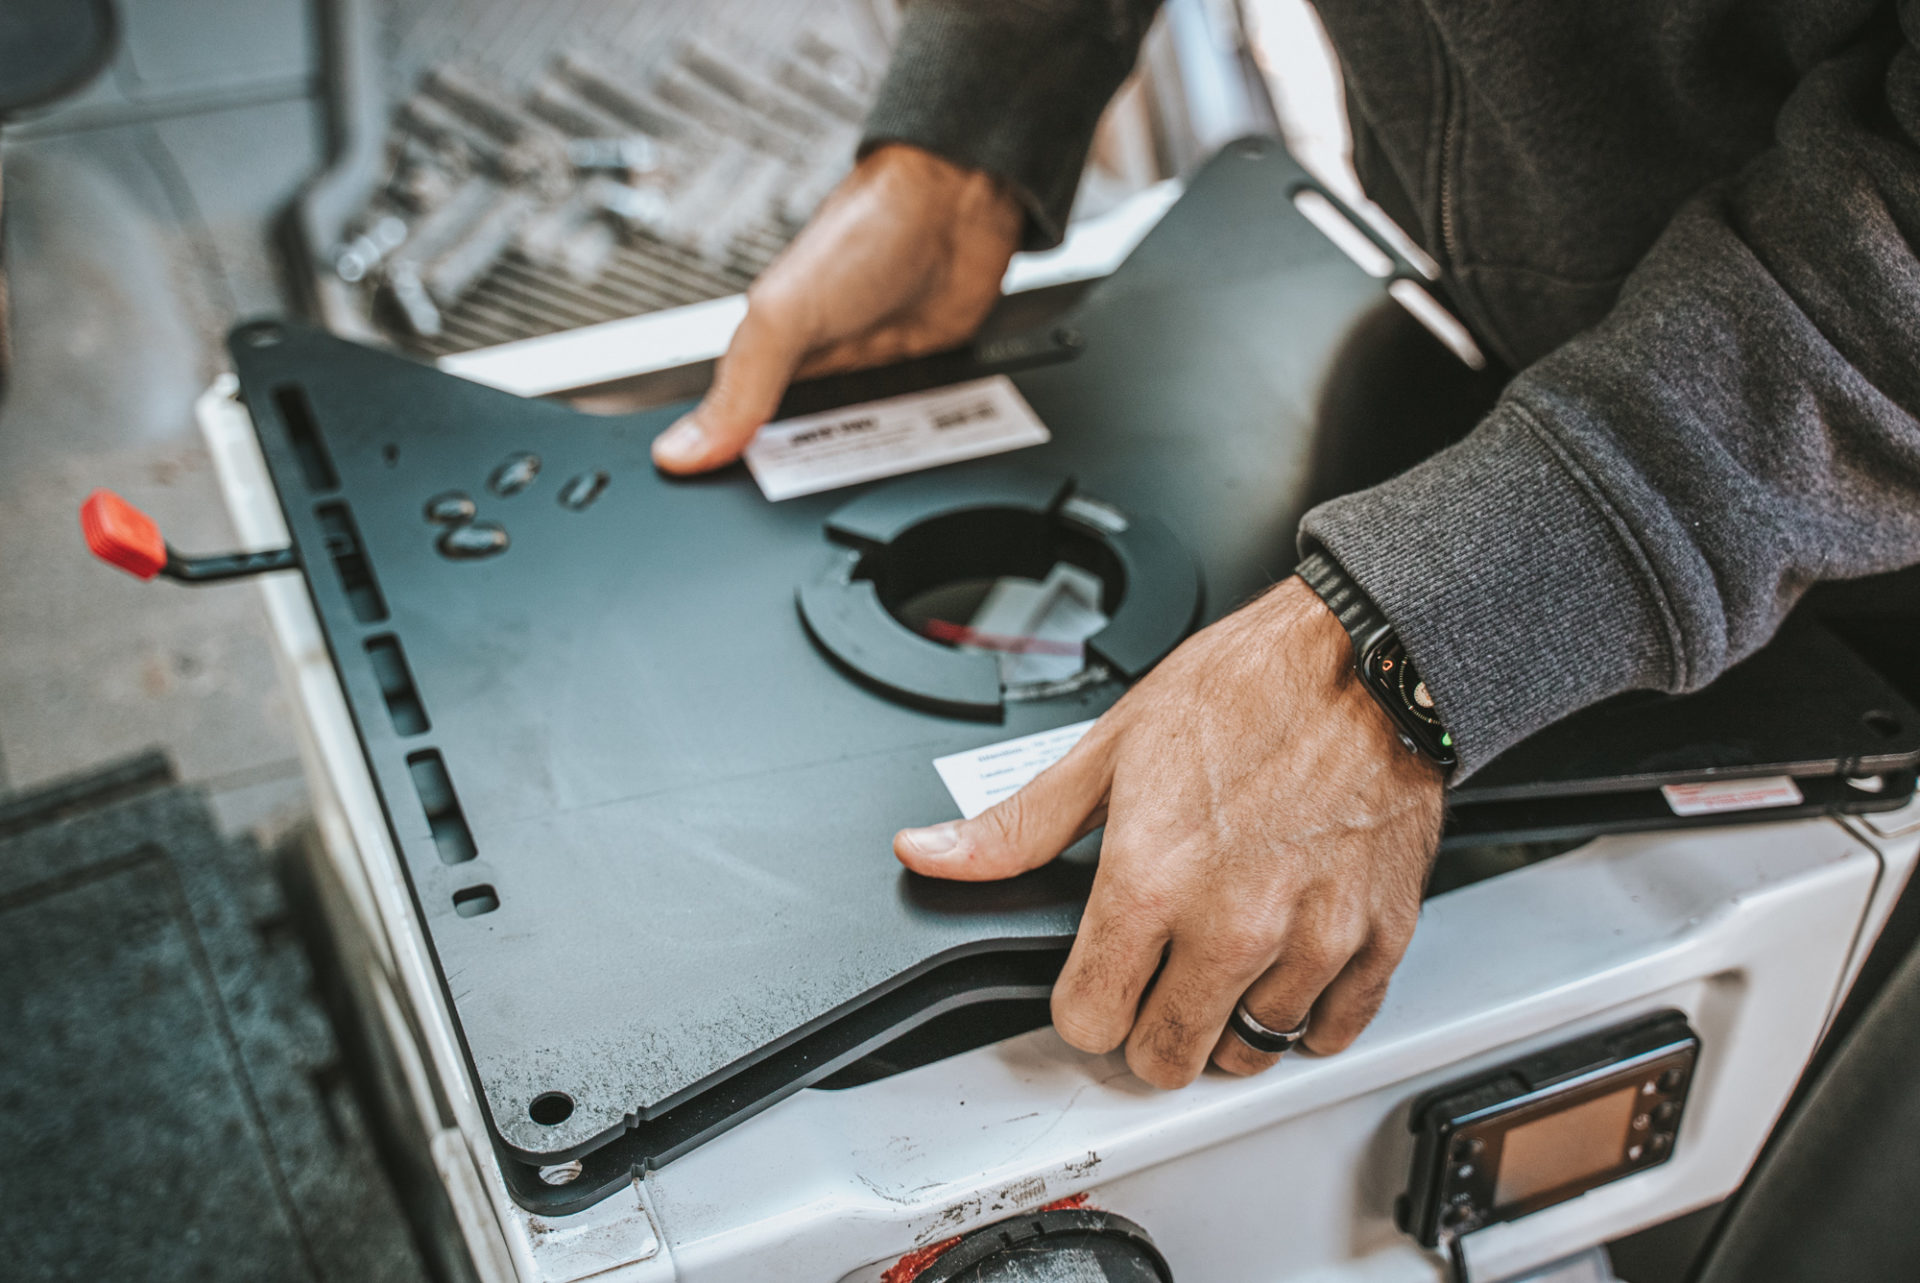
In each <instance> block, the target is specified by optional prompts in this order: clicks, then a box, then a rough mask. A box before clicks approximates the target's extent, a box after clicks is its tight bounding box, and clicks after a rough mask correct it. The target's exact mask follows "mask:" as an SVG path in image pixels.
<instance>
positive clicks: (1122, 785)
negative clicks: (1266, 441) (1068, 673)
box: [894, 579, 1444, 1087]
mask: <svg viewBox="0 0 1920 1283" xmlns="http://www.w3.org/2000/svg"><path fill="white" fill-rule="evenodd" d="M1352 653H1353V652H1352V644H1351V642H1350V641H1349V640H1348V637H1347V634H1346V631H1345V630H1344V629H1343V628H1342V627H1341V626H1340V623H1339V621H1338V620H1336V619H1335V618H1334V617H1333V615H1332V613H1331V612H1329V611H1328V610H1327V608H1326V606H1325V605H1324V604H1322V603H1321V601H1320V599H1319V598H1318V597H1317V596H1315V595H1314V593H1313V591H1312V590H1311V589H1310V588H1308V587H1307V586H1306V585H1305V584H1303V583H1302V582H1301V581H1300V580H1298V579H1289V580H1287V581H1286V582H1285V583H1283V584H1281V585H1280V586H1279V587H1277V588H1275V589H1274V590H1273V591H1272V592H1269V593H1268V594H1266V595H1265V596H1264V597H1262V598H1260V599H1259V600H1258V601H1255V602H1254V603H1252V604H1251V605H1249V606H1247V607H1245V608H1244V609H1242V610H1240V611H1237V612H1236V613H1234V614H1233V615H1230V616H1228V617H1227V618H1226V619H1223V620H1221V621H1220V622H1219V623H1217V624H1214V625H1213V626H1212V627H1210V628H1207V629H1205V630H1204V631H1202V632H1200V633H1197V634H1195V635H1194V636H1193V637H1191V638H1189V639H1188V640H1187V642H1186V643H1185V644H1184V645H1182V646H1181V647H1180V648H1179V649H1178V650H1176V651H1174V652H1173V654H1172V655H1170V656H1168V657H1167V658H1166V659H1165V660H1163V661H1162V662H1161V663H1160V665H1159V667H1157V668H1155V669H1154V670H1153V671H1152V672H1151V673H1149V674H1148V675H1147V676H1146V677H1145V678H1143V679H1141V681H1140V682H1139V683H1138V684H1137V685H1135V686H1134V688H1133V689H1132V690H1130V691H1128V692H1127V694H1126V695H1125V696H1124V697H1123V698H1122V699H1121V700H1120V702H1119V703H1117V704H1115V705H1114V706H1113V708H1112V709H1111V710H1109V711H1108V713H1107V714H1106V716H1104V717H1102V718H1101V719H1100V720H1099V722H1097V723H1096V724H1095V725H1094V726H1093V728H1092V729H1091V730H1089V731H1088V732H1087V735H1086V737H1085V738H1084V739H1082V740H1081V741H1080V743H1079V744H1078V745H1076V746H1075V747H1074V749H1073V751H1072V752H1070V753H1068V754H1067V755H1066V756H1065V757H1063V758H1062V759H1060V761H1058V762H1056V763H1055V764H1054V765H1053V766H1051V767H1049V768H1048V769H1047V770H1046V771H1045V772H1044V773H1043V774H1041V775H1040V776H1038V777H1037V778H1035V779H1034V780H1033V782H1032V783H1030V784H1028V785H1027V786H1026V787H1025V788H1024V789H1022V790H1021V791H1020V792H1018V793H1016V794H1014V795H1013V796H1012V797H1010V798H1007V799H1006V800H1005V801H1003V802H1001V803H1000V804H999V805H997V806H995V807H994V808H993V809H992V810H989V811H985V812H983V813H981V814H980V815H979V816H976V817H975V818H974V819H971V820H965V821H960V822H957V823H952V824H942V825H937V826H935V827H933V828H927V829H909V830H906V831H904V832H902V833H901V834H899V835H898V836H897V837H896V838H895V839H894V852H895V854H897V855H898V856H899V857H900V860H901V862H902V863H904V864H905V865H906V866H907V867H908V868H910V869H913V870H914V871H916V872H919V873H924V874H927V875H928V876H931V877H938V878H957V879H964V880H989V879H995V878H1005V877H1011V876H1012V875H1014V874H1016V873H1022V872H1024V871H1026V870H1028V869H1031V868H1035V867H1037V866H1039V865H1042V864H1045V863H1046V862H1047V861H1048V860H1051V859H1053V858H1054V856H1055V855H1057V854H1059V853H1060V851H1062V850H1063V849H1064V848H1066V847H1067V846H1069V845H1071V844H1072V843H1073V842H1074V841H1075V840H1076V839H1078V838H1079V837H1081V836H1082V835H1084V834H1086V833H1089V832H1091V831H1092V830H1093V829H1095V828H1098V827H1100V826H1101V825H1103V824H1104V825H1105V826H1106V835H1105V837H1104V839H1103V843H1102V846H1101V851H1100V868H1099V872H1098V873H1097V874H1096V876H1095V878H1094V883H1093V893H1092V895H1091V896H1090V897H1089V899H1088V901H1087V909H1086V914H1085V916H1084V917H1083V918H1082V920H1081V924H1080V932H1079V935H1078V937H1077V938H1076V939H1075V940H1074V943H1073V951H1072V953H1071V954H1070V955H1069V957H1068V959H1067V965H1066V968H1065V970H1063V971H1062V972H1061V973H1060V979H1059V982H1058V983H1057V984H1055V986H1054V989H1053V1023H1054V1027H1055V1028H1056V1029H1058V1030H1059V1031H1060V1035H1061V1036H1062V1037H1063V1038H1065V1039H1066V1040H1067V1041H1068V1042H1070V1043H1072V1044H1073V1045H1074V1046H1076V1047H1078V1048H1080V1049H1081V1050H1083V1051H1090V1052H1107V1051H1112V1050H1113V1049H1114V1048H1115V1047H1118V1046H1119V1045H1120V1044H1121V1042H1122V1041H1125V1043H1126V1045H1127V1064H1128V1065H1129V1066H1131V1068H1132V1069H1133V1072H1134V1073H1136V1074H1138V1075H1139V1076H1140V1077H1141V1078H1143V1079H1145V1080H1146V1081H1147V1082H1149V1083H1152V1084H1154V1085H1155V1086H1158V1087H1180V1086H1184V1085H1185V1084H1187V1083H1189V1082H1191V1081H1193V1079H1194V1078H1195V1077H1196V1076H1197V1075H1198V1074H1199V1073H1200V1071H1201V1069H1203V1068H1204V1067H1205V1066H1206V1063H1207V1060H1208V1058H1209V1057H1211V1058H1212V1060H1213V1062H1214V1063H1215V1064H1217V1065H1219V1066H1220V1067H1221V1068H1222V1069H1225V1070H1227V1071H1228V1072H1230V1073H1237V1074H1250V1073H1257V1072H1259V1071H1260V1070H1262V1069H1265V1068H1267V1067H1268V1066H1270V1065H1272V1064H1273V1063H1274V1062H1275V1061H1276V1060H1278V1059H1279V1057H1278V1056H1276V1055H1266V1054H1262V1053H1259V1052H1255V1051H1254V1050H1252V1049H1251V1048H1249V1047H1248V1046H1246V1044H1244V1043H1242V1042H1241V1041H1240V1040H1239V1039H1237V1038H1236V1037H1234V1036H1233V1034H1231V1033H1223V1032H1222V1031H1223V1030H1224V1029H1225V1027H1226V1023H1227V1017H1228V1016H1229V1015H1230V1014H1231V1013H1232V1011H1233V1006H1234V1003H1236V1002H1238V1001H1239V1000H1240V998H1241V996H1242V995H1243V994H1244V995H1245V997H1246V1002H1247V1009H1248V1011H1249V1012H1250V1013H1251V1014H1252V1016H1253V1017H1254V1019H1256V1020H1258V1021H1259V1022H1260V1023H1261V1024H1263V1025H1265V1026H1266V1027H1267V1028H1269V1029H1291V1028H1293V1027H1294V1026H1296V1025H1298V1024H1299V1023H1300V1021H1301V1019H1302V1018H1303V1017H1307V1016H1308V1015H1309V1013H1311V1018H1312V1019H1311V1024H1310V1026H1309V1029H1308V1032H1307V1036H1306V1045H1307V1047H1308V1048H1310V1049H1311V1050H1313V1051H1316V1052H1321V1053H1326V1052H1335V1051H1339V1050H1341V1049H1342V1048H1344V1047H1346V1046H1347V1044H1349V1043H1351V1042H1352V1041H1353V1040H1354V1039H1355V1038H1356V1037H1358V1036H1359V1033H1360V1031H1361V1030H1362V1029H1364V1028H1365V1027H1366V1025H1367V1022H1368V1021H1370V1020H1372V1019H1373V1015H1374V1012H1376V1011H1377V1010H1379V1007H1380V1003H1381V1000H1382V999H1383V998H1384V997H1385V996H1386V991H1387V980H1388V977H1389V976H1391V975H1392V974H1393V969H1394V967H1395V966H1397V965H1398V964H1399V961H1400V957H1401V955H1402V954H1403V953H1405V952H1406V948H1407V942H1408V940H1409V939H1411V938H1412V935H1413V926H1414V921H1415V919H1417V918H1418V916H1419V913H1420V897H1421V892H1422V890H1423V888H1424V885H1425V882H1426V877H1427V872H1428V869H1429V867H1430V865H1431V863H1432V860H1433V854H1434V851H1435V849H1436V847H1437V844H1438V842H1439V835H1440V819H1441V812H1442V809H1443V803H1442V795H1443V792H1444V785H1443V781H1442V778H1441V775H1440V771H1439V769H1438V768H1437V767H1435V766H1434V765H1433V764H1432V763H1430V762H1428V761H1427V760H1426V759H1425V758H1422V757H1418V756H1415V755H1414V754H1412V753H1409V752H1408V751H1407V750H1406V748H1405V747H1404V746H1403V745H1402V744H1401V743H1400V740H1399V737H1398V734H1397V732H1396V731H1395V729H1394V727H1393V724H1392V722H1391V721H1390V720H1389V718H1388V717H1387V715H1386V713H1385V712H1384V711H1383V710H1382V709H1381V708H1380V707H1379V706H1378V705H1377V704H1375V703H1374V702H1373V699H1372V698H1371V697H1370V696H1369V695H1368V694H1367V692H1366V691H1365V690H1364V689H1363V688H1362V687H1361V685H1360V682H1359V679H1358V678H1357V677H1356V676H1355V675H1354V673H1353V663H1352ZM1163 957H1164V959H1165V965H1164V967H1162V958H1163ZM1156 969H1157V970H1158V972H1159V974H1158V976H1157V978H1156V975H1155V972H1156Z"/></svg>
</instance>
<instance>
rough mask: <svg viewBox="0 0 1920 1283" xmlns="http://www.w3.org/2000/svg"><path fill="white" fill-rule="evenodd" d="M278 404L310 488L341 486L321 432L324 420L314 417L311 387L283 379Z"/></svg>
mask: <svg viewBox="0 0 1920 1283" xmlns="http://www.w3.org/2000/svg"><path fill="white" fill-rule="evenodd" d="M273 405H274V408H275V409H277V410H278V411H280V422H282V423H284V424H285V425H286V428H287V440H289V441H291V442H292V443H293V453H294V457H295V458H297V459H299V460H300V475H301V476H302V477H304V478H306V482H307V489H309V490H316V491H324V490H338V489H339V488H340V474H339V473H337V472H335V471H334V470H333V458H332V456H331V455H329V454H328V453H327V443H326V441H325V440H324V439H323V438H322V437H321V435H320V422H319V420H317V419H315V418H314V417H313V402H311V401H309V400H307V390H306V389H305V388H303V387H300V386H299V385H298V384H294V383H283V384H281V385H280V386H279V387H277V388H275V389H274V390H273Z"/></svg>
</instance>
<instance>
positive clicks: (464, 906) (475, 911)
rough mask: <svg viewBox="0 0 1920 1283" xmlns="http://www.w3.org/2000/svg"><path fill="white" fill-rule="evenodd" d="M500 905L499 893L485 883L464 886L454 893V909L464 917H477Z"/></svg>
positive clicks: (490, 911)
mask: <svg viewBox="0 0 1920 1283" xmlns="http://www.w3.org/2000/svg"><path fill="white" fill-rule="evenodd" d="M499 907H500V895H499V893H498V892H496V891H495V890H494V889H493V888H492V887H490V886H487V885H485V884H484V883H483V884H482V885H480V886H477V887H462V888H461V889H460V890H458V891H455V892H454V893H453V911H454V912H455V913H457V914H459V915H460V916H461V917H463V918H477V917H479V916H480V915H481V914H483V913H492V912H493V911H494V910H495V909H497V908H499Z"/></svg>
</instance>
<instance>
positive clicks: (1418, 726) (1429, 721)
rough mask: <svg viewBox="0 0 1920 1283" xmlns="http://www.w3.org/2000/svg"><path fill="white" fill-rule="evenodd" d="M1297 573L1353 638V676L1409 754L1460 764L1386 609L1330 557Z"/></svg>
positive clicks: (1315, 558) (1315, 559)
mask: <svg viewBox="0 0 1920 1283" xmlns="http://www.w3.org/2000/svg"><path fill="white" fill-rule="evenodd" d="M1294 573H1295V574H1297V575H1299V576H1300V578H1301V579H1303V580H1305V581H1306V584H1307V587H1309V588H1311V589H1313V591H1314V592H1316V593H1318V594H1319V595H1320V600H1321V601H1324V602H1325V603H1327V609H1328V610H1331V611H1332V612H1333V615H1334V618H1336V619H1338V620H1339V621H1340V623H1341V626H1342V627H1344V628H1345V629H1346V630H1347V635H1348V636H1349V637H1351V638H1353V671H1354V672H1356V673H1358V674H1359V676H1360V684H1361V685H1362V686H1364V687H1366V688H1367V693H1368V694H1369V695H1372V696H1373V698H1374V699H1375V700H1376V701H1377V702H1378V703H1379V705H1380V707H1382V708H1384V709H1386V710H1387V716H1388V717H1391V718H1392V719H1393V725H1394V729H1396V730H1397V731H1399V732H1400V742H1401V743H1402V744H1405V745H1406V746H1407V751H1408V752H1412V753H1424V754H1425V755H1426V756H1428V757H1430V758H1432V759H1433V760H1434V761H1435V762H1437V763H1439V764H1440V765H1441V766H1452V765H1453V764H1454V762H1455V761H1456V760H1458V759H1457V757H1456V755H1455V754H1454V751H1453V736H1451V735H1449V734H1447V728H1446V727H1444V726H1442V725H1441V724H1440V714H1439V712H1438V711H1437V710H1435V708H1434V706H1433V696H1432V695H1430V694H1428V693H1427V684H1426V683H1425V682H1423V681H1421V680H1420V673H1419V670H1418V669H1416V668H1415V667H1414V666H1413V661H1412V660H1411V659H1409V658H1408V657H1407V648H1406V647H1404V646H1402V645H1401V644H1400V638H1399V636H1398V635H1397V634H1396V633H1395V632H1394V631H1393V625H1392V624H1390V623H1388V622H1387V617H1386V616H1385V615H1383V614H1381V613H1380V608H1379V607H1378V606H1375V605H1374V604H1373V601H1372V599H1371V598H1369V597H1368V596H1367V595H1366V593H1364V592H1362V591H1361V590H1360V585H1359V584H1356V583H1354V582H1353V580H1351V579H1349V578H1347V572H1346V571H1344V570H1342V569H1341V568H1340V563H1339V562H1337V561H1335V560H1334V559H1333V558H1332V557H1329V556H1328V555H1327V554H1326V553H1324V552H1319V551H1316V552H1313V553H1310V554H1308V556H1307V559H1306V560H1305V561H1303V562H1301V563H1300V565H1299V567H1298V568H1297V569H1296V570H1295V571H1294Z"/></svg>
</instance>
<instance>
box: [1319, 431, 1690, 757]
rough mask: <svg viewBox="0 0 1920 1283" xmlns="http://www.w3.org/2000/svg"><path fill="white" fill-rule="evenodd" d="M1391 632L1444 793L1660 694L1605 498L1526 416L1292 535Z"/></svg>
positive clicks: (1634, 587) (1664, 616) (1656, 633)
mask: <svg viewBox="0 0 1920 1283" xmlns="http://www.w3.org/2000/svg"><path fill="white" fill-rule="evenodd" d="M1301 543H1302V545H1303V547H1306V548H1311V547H1320V548H1324V549H1325V550H1326V551H1327V552H1328V553H1329V554H1331V555H1332V556H1333V558H1334V559H1335V560H1336V561H1338V562H1339V563H1340V565H1341V566H1342V568H1344V569H1345V570H1346V572H1347V574H1348V575H1349V576H1350V577H1351V578H1352V579H1353V580H1354V581H1355V582H1357V583H1358V584H1359V585H1360V586H1361V588H1362V589H1364V590H1365V591H1366V593H1367V595H1368V596H1370V597H1371V598H1372V599H1373V601H1374V602H1375V604H1376V605H1378V606H1379V607H1380V609H1381V611H1382V612H1383V613H1384V614H1385V615H1386V617H1387V618H1388V619H1389V620H1391V621H1392V623H1393V625H1394V628H1395V630H1396V631H1397V632H1398V634H1399V636H1400V640H1401V641H1402V642H1403V643H1404V644H1405V646H1406V648H1407V653H1408V654H1409V655H1410V656H1411V657H1412V659H1413V661H1414V663H1415V664H1416V665H1417V666H1418V667H1419V669H1420V674H1421V676H1422V677H1423V678H1424V679H1425V680H1426V683H1427V688H1428V690H1429V691H1431V692H1432V694H1433V697H1434V703H1435V706H1436V708H1437V709H1438V711H1439V713H1440V716H1441V720H1442V722H1443V723H1444V724H1445V725H1446V727H1447V729H1448V731H1449V732H1450V733H1451V734H1452V735H1453V739H1454V744H1455V747H1456V750H1457V752H1458V753H1459V755H1460V765H1459V767H1458V769H1457V770H1456V772H1455V774H1454V777H1453V778H1454V780H1455V782H1458V781H1459V780H1462V779H1465V778H1466V777H1467V776H1468V775H1470V774H1472V773H1473V772H1474V771H1476V770H1478V769H1479V768H1480V767H1481V766H1484V765H1485V764H1486V763H1487V762H1488V761H1490V760H1492V759H1493V758H1494V757H1496V756H1498V755H1499V754H1500V753H1501V752H1502V751H1503V750H1505V749H1506V748H1508V747H1510V746H1511V745H1513V744H1515V743H1517V742H1518V741H1520V740H1521V739H1524V738H1525V737H1526V736H1528V735H1530V734H1532V733H1533V732H1534V731H1537V730H1539V729H1541V728H1542V727H1544V726H1546V725H1548V724H1549V723H1552V722H1555V721H1558V720H1559V719H1560V718H1562V717H1565V716H1566V715H1568V714H1569V713H1572V712H1574V711H1576V710H1577V709H1580V708H1584V707H1586V706H1587V705H1589V704H1592V703H1595V702H1597V701H1599V700H1601V699H1604V698H1606V697H1607V696H1609V695H1614V694H1617V693H1619V692H1621V691H1624V690H1629V689H1633V688H1636V687H1646V686H1655V687H1657V686H1663V685H1666V684H1667V683H1668V682H1669V681H1670V676H1671V670H1672V668H1673V660H1672V656H1673V654H1674V650H1673V640H1672V639H1673V636H1674V633H1673V624H1672V617H1671V614H1670V612H1669V611H1667V610H1666V609H1665V608H1664V607H1663V604H1662V601H1661V598H1660V594H1659V592H1658V590H1657V589H1656V588H1655V586H1654V585H1655V581H1654V578H1653V575H1652V573H1651V570H1650V567H1649V566H1648V564H1647V562H1646V560H1645V558H1644V556H1643V555H1642V554H1641V553H1640V551H1639V549H1638V547H1637V546H1636V545H1635V544H1634V543H1633V541H1632V539H1631V536H1630V535H1629V534H1628V533H1627V532H1626V530H1625V528H1624V526H1623V525H1622V524H1621V522H1620V521H1619V518H1618V515H1617V514H1616V513H1615V511H1614V510H1613V508H1612V506H1611V505H1610V504H1608V503H1607V501H1606V499H1605V497H1604V495H1603V494H1602V493H1601V492H1600V490H1599V489H1598V488H1596V487H1595V486H1594V485H1593V484H1591V482H1590V480H1589V479H1588V478H1587V477H1586V475H1585V474H1584V472H1583V471H1582V469H1581V468H1580V467H1579V466H1578V464H1577V462H1576V461H1575V460H1573V458H1572V457H1571V456H1570V455H1569V454H1567V452H1566V451H1564V450H1563V449H1562V448H1560V447H1559V446H1558V445H1557V444H1556V443H1555V441H1554V439H1553V437H1552V435H1551V434H1550V432H1549V431H1548V430H1547V429H1546V428H1545V427H1544V426H1543V425H1542V424H1541V422H1540V421H1539V420H1537V419H1535V418H1534V417H1533V415H1532V414H1531V413H1529V411H1528V410H1527V409H1525V408H1524V407H1523V406H1521V405H1519V404H1517V403H1516V402H1514V401H1512V400H1511V399H1510V400H1508V401H1507V402H1505V403H1503V404H1502V405H1501V406H1500V407H1499V408H1498V409H1497V410H1495V411H1494V413H1493V414H1492V415H1491V416H1489V417H1488V419H1487V420H1486V421H1485V422H1484V423H1482V424H1481V425H1480V427H1479V428H1477V429H1476V430H1475V431H1474V432H1473V434H1472V435H1471V436H1469V437H1468V438H1467V439H1466V440H1465V441H1462V442H1461V443H1460V444H1458V445H1455V446H1453V447H1451V448H1449V449H1447V450H1444V451H1442V452H1441V453H1439V454H1437V455H1435V456H1434V457H1433V458H1431V459H1429V460H1427V461H1426V462H1425V463H1422V464H1420V465H1419V466H1417V467H1415V468H1412V469H1410V470H1409V471H1407V472H1405V473H1403V474H1401V475H1400V476H1398V477H1395V478H1394V479H1393V480H1391V481H1388V482H1386V483H1384V484H1382V485H1378V486H1375V487H1373V488H1372V489H1369V490H1363V491H1360V492H1359V493H1357V494H1352V495H1347V496H1345V497H1343V498H1339V499H1334V500H1332V501H1330V502H1328V503H1324V504H1321V505H1320V506H1319V507H1317V508H1315V509H1313V510H1312V511H1311V512H1309V513H1308V514H1307V517H1306V520H1305V521H1304V522H1302V523H1301Z"/></svg>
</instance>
